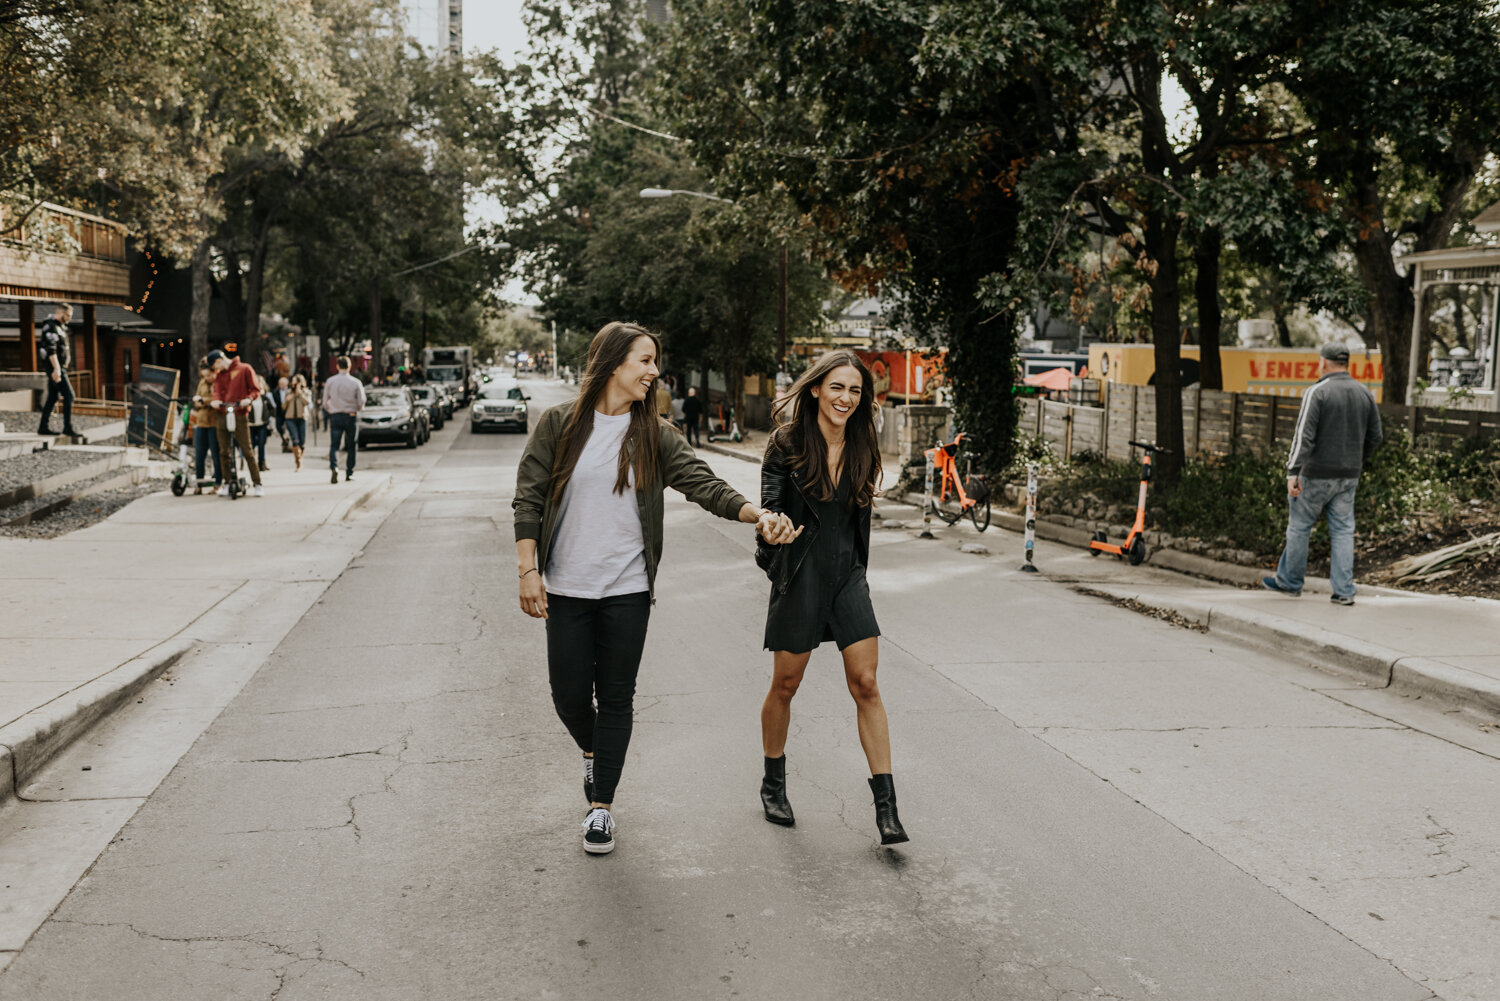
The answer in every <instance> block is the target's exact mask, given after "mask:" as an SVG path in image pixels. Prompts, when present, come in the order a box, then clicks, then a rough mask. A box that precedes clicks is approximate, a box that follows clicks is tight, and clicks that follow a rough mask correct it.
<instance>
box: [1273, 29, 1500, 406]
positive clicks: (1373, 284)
mask: <svg viewBox="0 0 1500 1001" xmlns="http://www.w3.org/2000/svg"><path fill="white" fill-rule="evenodd" d="M1302 29H1303V30H1302V31H1301V32H1300V34H1299V36H1298V44H1299V51H1300V55H1301V58H1300V60H1299V62H1298V64H1297V65H1296V66H1295V67H1294V68H1290V69H1289V70H1288V72H1287V74H1286V77H1285V86H1286V88H1287V89H1288V90H1289V91H1290V92H1292V93H1293V94H1294V95H1295V96H1296V97H1297V98H1298V99H1299V100H1300V101H1301V102H1302V106H1303V107H1304V108H1305V109H1306V113H1307V116H1308V117H1309V119H1310V120H1311V121H1312V122H1313V124H1314V126H1315V127H1316V130H1317V134H1316V139H1317V142H1316V145H1315V146H1311V145H1310V146H1309V148H1307V149H1305V151H1304V154H1303V157H1302V162H1301V167H1302V169H1303V170H1304V172H1305V176H1306V177H1307V178H1308V180H1309V182H1310V183H1312V184H1315V185H1317V186H1318V187H1319V188H1320V189H1321V191H1323V192H1326V195H1327V198H1328V203H1329V208H1328V212H1329V215H1330V216H1332V217H1333V218H1335V219H1337V220H1338V221H1339V222H1341V223H1343V224H1344V225H1346V226H1347V227H1348V228H1349V230H1350V231H1351V233H1352V239H1351V248H1352V250H1353V256H1354V259H1355V265H1356V269H1357V274H1358V277H1359V280H1360V283H1361V285H1362V286H1363V290H1364V293H1365V297H1366V302H1365V306H1364V315H1365V319H1366V323H1365V337H1366V339H1367V341H1374V342H1375V343H1376V344H1377V345H1378V346H1379V347H1380V350H1381V357H1382V359H1383V361H1384V367H1385V385H1384V389H1385V399H1387V400H1392V401H1395V400H1403V399H1405V394H1406V385H1407V381H1408V377H1409V374H1410V373H1409V366H1408V358H1407V355H1408V351H1409V347H1408V345H1409V343H1410V336H1411V329H1412V323H1413V314H1414V311H1415V309H1416V303H1415V302H1414V301H1413V296H1412V279H1411V276H1410V275H1402V274H1401V273H1400V271H1399V270H1398V265H1397V254H1398V252H1399V251H1404V250H1410V251H1423V250H1437V249H1441V248H1444V247H1447V246H1449V244H1450V242H1451V241H1452V240H1453V239H1454V238H1455V236H1456V235H1457V234H1458V229H1459V226H1460V224H1461V223H1462V222H1464V221H1465V217H1466V213H1468V214H1472V213H1474V212H1476V211H1477V210H1478V208H1482V207H1483V206H1482V205H1480V206H1475V205H1474V204H1473V203H1472V202H1471V201H1470V199H1469V195H1470V193H1471V191H1472V190H1473V188H1474V185H1475V183H1476V179H1477V178H1479V177H1480V176H1481V175H1482V174H1483V173H1484V172H1485V170H1486V160H1487V158H1488V157H1489V156H1490V155H1491V151H1492V150H1494V149H1495V148H1496V145H1497V142H1500V59H1497V58H1496V53H1497V52H1500V12H1497V11H1496V9H1495V7H1494V5H1493V4H1490V3H1486V2H1484V0H1428V2H1423V3H1406V2H1402V0H1350V2H1346V3H1339V4H1319V5H1310V6H1309V9H1308V13H1307V17H1306V19H1305V20H1304V22H1303V24H1302ZM1422 357H1423V358H1425V352H1424V353H1423V355H1422ZM1408 402H1410V401H1408Z"/></svg>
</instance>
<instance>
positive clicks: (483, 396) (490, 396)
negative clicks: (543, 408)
mask: <svg viewBox="0 0 1500 1001" xmlns="http://www.w3.org/2000/svg"><path fill="white" fill-rule="evenodd" d="M530 399H531V397H529V396H527V395H526V394H525V392H523V391H522V389H521V384H520V383H518V382H516V380H514V379H508V378H506V379H492V380H491V381H489V382H487V383H485V384H484V385H483V386H481V387H480V389H479V395H478V396H476V397H474V403H473V405H472V406H471V407H470V408H469V430H470V431H473V432H475V433H476V434H477V433H478V432H480V431H487V430H489V429H490V428H492V427H501V428H507V429H512V430H516V431H520V432H521V433H522V434H525V433H526V432H527V431H529V430H531V419H530V414H529V413H528V412H527V410H528V408H527V406H526V403H527V401H528V400H530Z"/></svg>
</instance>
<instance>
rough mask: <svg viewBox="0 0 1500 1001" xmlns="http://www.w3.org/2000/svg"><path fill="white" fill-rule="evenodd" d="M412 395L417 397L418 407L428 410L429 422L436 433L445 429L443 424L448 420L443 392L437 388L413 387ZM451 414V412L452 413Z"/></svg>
mask: <svg viewBox="0 0 1500 1001" xmlns="http://www.w3.org/2000/svg"><path fill="white" fill-rule="evenodd" d="M409 388H410V389H411V395H412V396H414V397H416V400H417V405H418V406H421V407H426V408H427V421H428V423H429V424H430V425H431V426H432V429H433V430H434V431H441V430H442V429H443V422H444V421H445V420H447V419H448V415H447V414H446V413H444V412H443V411H444V407H443V392H442V390H440V389H438V388H437V387H436V386H411V387H409ZM450 412H451V411H450Z"/></svg>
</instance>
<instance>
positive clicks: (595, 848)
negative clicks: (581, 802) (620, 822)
mask: <svg viewBox="0 0 1500 1001" xmlns="http://www.w3.org/2000/svg"><path fill="white" fill-rule="evenodd" d="M583 850H584V851H586V852H588V853H589V854H590V855H608V854H609V853H610V852H612V851H614V850H615V818H614V817H611V816H610V815H609V811H608V810H606V809H605V808H604V807H602V806H596V807H594V808H593V809H592V810H590V811H589V815H588V816H587V817H585V818H584V821H583Z"/></svg>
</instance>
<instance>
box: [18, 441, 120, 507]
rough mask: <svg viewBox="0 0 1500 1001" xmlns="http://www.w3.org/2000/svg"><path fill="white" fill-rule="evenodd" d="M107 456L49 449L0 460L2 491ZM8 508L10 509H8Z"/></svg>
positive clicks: (22, 485)
mask: <svg viewBox="0 0 1500 1001" xmlns="http://www.w3.org/2000/svg"><path fill="white" fill-rule="evenodd" d="M102 458H105V456H103V455H101V454H100V453H98V452H72V451H67V450H64V449H48V450H47V451H45V452H32V453H30V454H28V455H17V456H13V457H11V458H9V459H4V460H0V493H3V492H5V491H7V490H14V489H15V488H16V487H24V486H26V485H27V484H28V483H35V482H36V481H37V480H42V479H46V478H47V477H48V476H56V475H57V474H58V473H66V472H67V471H68V470H70V469H77V468H78V467H79V466H84V465H87V464H88V463H90V462H98V461H99V460H100V459H102ZM7 510H8V509H7Z"/></svg>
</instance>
